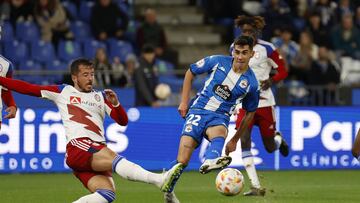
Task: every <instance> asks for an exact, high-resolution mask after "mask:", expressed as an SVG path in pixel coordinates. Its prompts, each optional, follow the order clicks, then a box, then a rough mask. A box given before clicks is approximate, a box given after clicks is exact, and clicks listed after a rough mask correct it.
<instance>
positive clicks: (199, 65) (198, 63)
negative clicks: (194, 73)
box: [196, 59, 205, 68]
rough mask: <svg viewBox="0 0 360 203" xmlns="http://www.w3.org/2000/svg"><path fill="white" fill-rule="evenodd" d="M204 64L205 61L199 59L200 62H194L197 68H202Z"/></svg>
mask: <svg viewBox="0 0 360 203" xmlns="http://www.w3.org/2000/svg"><path fill="white" fill-rule="evenodd" d="M204 64H205V59H201V60H199V61H198V62H196V66H197V67H198V68H201V67H203V66H204Z"/></svg>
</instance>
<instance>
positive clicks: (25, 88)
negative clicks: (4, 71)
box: [0, 77, 60, 97]
mask: <svg viewBox="0 0 360 203" xmlns="http://www.w3.org/2000/svg"><path fill="white" fill-rule="evenodd" d="M0 85H2V86H3V87H5V88H7V89H8V90H13V91H15V92H18V93H20V94H27V95H30V96H36V97H41V90H48V91H51V92H58V93H60V90H59V87H58V85H34V84H31V83H28V82H25V81H22V80H14V79H10V78H4V77H0Z"/></svg>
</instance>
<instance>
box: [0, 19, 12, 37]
mask: <svg viewBox="0 0 360 203" xmlns="http://www.w3.org/2000/svg"><path fill="white" fill-rule="evenodd" d="M1 27H2V31H1V41H3V42H11V41H13V40H14V29H13V27H12V25H11V23H10V22H8V21H5V22H4V23H3V24H2V25H1Z"/></svg>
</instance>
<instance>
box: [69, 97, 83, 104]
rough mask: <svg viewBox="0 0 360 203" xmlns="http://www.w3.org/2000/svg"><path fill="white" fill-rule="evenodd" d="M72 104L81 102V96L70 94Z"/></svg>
mask: <svg viewBox="0 0 360 203" xmlns="http://www.w3.org/2000/svg"><path fill="white" fill-rule="evenodd" d="M70 104H81V98H80V97H74V96H70Z"/></svg>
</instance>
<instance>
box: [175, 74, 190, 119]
mask: <svg viewBox="0 0 360 203" xmlns="http://www.w3.org/2000/svg"><path fill="white" fill-rule="evenodd" d="M193 79H194V75H193V74H192V73H191V71H190V69H189V70H187V71H186V73H185V78H184V83H183V90H182V94H181V102H180V105H179V108H178V111H179V113H180V115H181V117H185V116H186V113H187V111H188V102H189V96H190V91H191V86H192V81H193Z"/></svg>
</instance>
